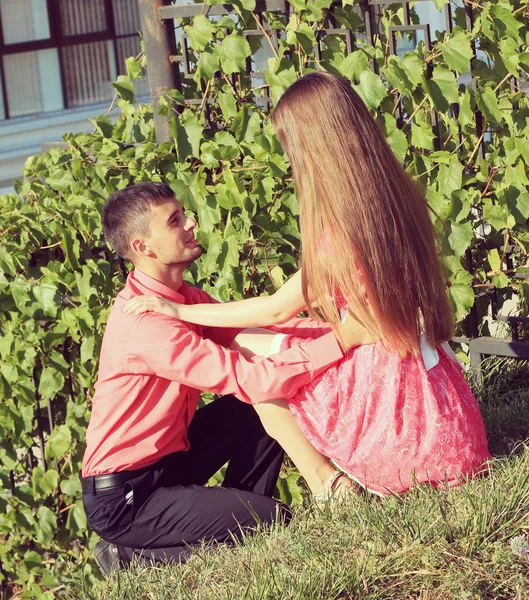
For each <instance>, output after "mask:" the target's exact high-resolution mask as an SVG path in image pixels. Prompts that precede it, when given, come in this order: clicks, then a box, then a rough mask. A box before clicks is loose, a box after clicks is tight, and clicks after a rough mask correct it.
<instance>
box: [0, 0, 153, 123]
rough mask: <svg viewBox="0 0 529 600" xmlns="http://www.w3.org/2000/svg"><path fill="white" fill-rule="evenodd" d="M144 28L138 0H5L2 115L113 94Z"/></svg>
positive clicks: (0, 48)
mask: <svg viewBox="0 0 529 600" xmlns="http://www.w3.org/2000/svg"><path fill="white" fill-rule="evenodd" d="M139 29H140V21H139V11H138V3H137V0H0V84H1V94H0V120H3V119H10V118H14V117H21V116H26V115H33V114H38V113H48V112H53V111H58V110H62V109H65V108H66V109H67V108H74V107H78V106H85V105H89V104H94V103H100V102H105V101H110V100H111V99H112V97H113V95H114V89H113V88H112V86H111V83H112V82H113V81H114V80H115V79H116V77H117V75H118V74H119V73H123V72H124V71H125V63H124V61H125V58H127V57H128V56H135V55H137V54H139V52H140V37H139V33H138V32H139ZM138 91H139V92H140V93H146V92H147V86H146V82H140V85H139V89H138Z"/></svg>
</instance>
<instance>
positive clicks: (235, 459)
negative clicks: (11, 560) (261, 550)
mask: <svg viewBox="0 0 529 600" xmlns="http://www.w3.org/2000/svg"><path fill="white" fill-rule="evenodd" d="M188 440H189V443H190V445H191V447H190V448H189V450H188V451H186V452H175V453H173V454H170V455H167V456H164V457H163V458H162V459H161V460H159V461H158V462H157V463H155V464H154V465H152V466H150V467H147V468H146V469H141V470H139V472H138V474H137V475H135V474H134V471H132V472H131V474H134V475H133V477H132V478H131V479H129V480H128V481H126V482H125V483H124V484H122V485H118V486H116V487H112V488H106V489H101V490H96V489H95V488H96V483H95V480H96V479H97V476H96V477H82V478H81V481H82V484H83V504H84V508H85V512H86V516H87V518H88V523H89V525H90V527H91V528H92V529H93V530H94V531H95V532H96V533H98V534H99V535H100V536H101V537H102V538H103V539H104V540H107V541H109V542H112V543H114V544H116V545H117V546H118V549H119V552H120V555H121V557H122V559H124V560H126V561H128V560H132V559H138V560H140V562H144V563H145V562H146V561H147V562H149V561H157V560H167V559H173V560H177V561H182V560H185V559H186V558H187V556H189V554H191V548H192V547H193V546H194V545H196V544H198V543H199V542H201V541H202V540H204V541H207V542H230V541H231V540H232V539H233V538H238V539H241V537H242V532H248V531H251V530H252V529H253V528H255V526H256V524H257V523H259V522H264V523H270V522H272V521H274V520H275V519H276V518H277V517H279V518H280V519H281V520H282V521H283V522H288V521H289V520H290V512H289V510H288V508H287V507H286V506H285V505H283V504H281V503H279V502H277V501H276V500H273V499H272V498H271V496H272V494H273V492H274V489H275V485H276V482H277V478H278V475H279V470H280V468H281V464H282V461H283V450H282V448H281V447H280V446H279V444H278V443H277V442H276V441H274V440H273V439H272V438H270V437H269V436H268V435H267V434H266V433H265V431H264V429H263V427H262V425H261V422H260V420H259V417H258V416H257V413H256V412H255V410H254V409H253V407H252V406H250V405H248V404H244V403H242V402H240V401H239V400H237V399H236V398H235V397H234V396H224V397H222V398H219V399H218V400H215V401H214V402H212V403H211V404H208V405H207V406H204V407H203V408H200V409H199V410H197V412H196V413H195V415H194V417H193V420H192V421H191V424H190V426H189V429H188ZM228 461H229V463H228V468H227V470H226V476H225V479H224V482H223V484H222V487H210V488H208V487H203V484H204V483H206V482H207V481H208V479H209V478H210V477H211V476H212V475H214V474H215V473H216V472H217V471H218V469H219V468H220V467H222V465H224V464H225V463H226V462H228Z"/></svg>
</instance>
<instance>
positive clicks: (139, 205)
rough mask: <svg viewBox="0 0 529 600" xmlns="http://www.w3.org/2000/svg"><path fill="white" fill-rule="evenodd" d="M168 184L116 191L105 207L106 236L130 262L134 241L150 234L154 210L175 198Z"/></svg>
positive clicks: (104, 227) (144, 184)
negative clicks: (152, 209) (152, 211)
mask: <svg viewBox="0 0 529 600" xmlns="http://www.w3.org/2000/svg"><path fill="white" fill-rule="evenodd" d="M174 197H175V195H174V192H173V190H172V189H171V188H170V187H169V186H168V185H167V184H165V183H152V182H147V183H137V184H136V185H131V186H129V187H126V188H125V189H123V190H119V191H117V192H114V193H113V194H112V195H111V196H109V198H108V199H107V201H106V202H105V206H104V208H103V233H104V235H105V238H106V240H107V242H109V243H110V245H111V246H112V248H113V249H114V251H115V252H116V253H117V254H119V256H121V257H123V258H126V259H128V260H130V258H131V249H130V245H129V244H130V241H131V240H132V238H133V237H135V236H138V235H139V236H142V237H146V236H149V235H150V230H149V223H150V220H151V214H150V213H151V208H152V207H153V206H160V205H161V204H165V203H166V202H167V201H168V200H171V199H172V198H174Z"/></svg>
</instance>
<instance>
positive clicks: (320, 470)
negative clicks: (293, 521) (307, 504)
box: [232, 329, 336, 494]
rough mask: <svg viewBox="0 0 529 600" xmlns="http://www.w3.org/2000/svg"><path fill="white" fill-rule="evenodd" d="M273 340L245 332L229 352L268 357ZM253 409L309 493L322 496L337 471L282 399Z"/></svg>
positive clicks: (263, 332)
mask: <svg viewBox="0 0 529 600" xmlns="http://www.w3.org/2000/svg"><path fill="white" fill-rule="evenodd" d="M274 337H275V334H274V333H273V332H270V331H267V330H263V329H246V330H244V331H243V332H242V333H240V334H239V335H238V336H237V338H236V340H235V343H234V344H232V349H234V350H237V351H238V352H241V353H242V354H243V355H244V356H246V357H251V356H254V355H256V354H259V355H260V356H268V355H269V354H270V350H271V345H272V339H273V338H274ZM254 408H255V411H256V412H257V414H258V415H259V418H260V419H261V422H262V424H263V427H264V428H265V430H266V432H267V433H268V435H269V436H270V437H272V438H274V439H275V440H277V442H278V443H279V444H280V445H281V446H282V447H283V449H284V450H285V452H286V453H287V454H288V455H289V456H290V458H291V459H292V462H293V463H294V464H295V465H296V467H297V468H298V469H299V472H300V473H301V475H302V476H303V478H304V479H305V481H306V482H307V485H308V486H309V488H310V490H311V492H312V493H313V494H319V493H321V492H322V491H323V490H324V489H325V485H326V483H327V482H328V481H329V478H330V476H331V475H332V474H333V473H334V472H335V470H336V469H335V468H334V467H333V465H332V464H331V462H330V461H329V459H328V458H327V457H325V456H323V455H322V454H320V453H319V452H318V451H317V450H316V448H314V446H312V444H311V443H310V442H309V441H308V440H307V438H306V437H305V435H304V434H303V432H302V431H301V429H300V428H299V427H298V424H297V423H296V420H295V419H294V417H293V416H292V413H291V412H290V410H289V408H288V404H287V403H286V402H285V400H282V399H278V400H269V401H267V402H260V403H259V404H255V405H254Z"/></svg>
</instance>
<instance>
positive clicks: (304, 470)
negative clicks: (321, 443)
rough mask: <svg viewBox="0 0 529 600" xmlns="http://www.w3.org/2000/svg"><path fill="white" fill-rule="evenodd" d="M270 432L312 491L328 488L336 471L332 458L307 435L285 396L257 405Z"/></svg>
mask: <svg viewBox="0 0 529 600" xmlns="http://www.w3.org/2000/svg"><path fill="white" fill-rule="evenodd" d="M254 408H255V411H256V412H257V414H258V415H259V418H260V419H261V423H262V424H263V427H264V428H265V431H266V432H267V433H268V435H269V436H270V437H272V438H274V439H275V440H276V441H277V442H278V443H279V444H280V445H281V446H282V448H283V449H284V450H285V452H286V453H287V454H288V456H290V458H291V459H292V462H293V463H294V464H295V465H296V467H297V468H298V469H299V472H300V473H301V475H302V477H303V478H304V479H305V481H306V482H307V485H308V486H309V488H310V491H311V492H312V493H313V494H319V493H321V492H322V491H323V490H324V489H325V485H326V483H327V482H328V481H329V478H330V476H331V475H332V474H333V473H334V472H335V471H336V469H335V468H334V467H333V465H332V464H331V462H330V460H329V459H328V458H327V457H326V456H323V454H320V453H319V452H318V451H317V450H316V448H314V446H313V445H312V444H311V443H310V442H309V440H308V439H307V438H306V437H305V435H304V434H303V432H302V431H301V429H300V428H299V426H298V424H297V423H296V420H295V419H294V417H293V416H292V413H291V412H290V410H289V408H288V404H287V403H286V402H285V401H284V400H268V401H267V402H260V403H259V404H255V405H254Z"/></svg>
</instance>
